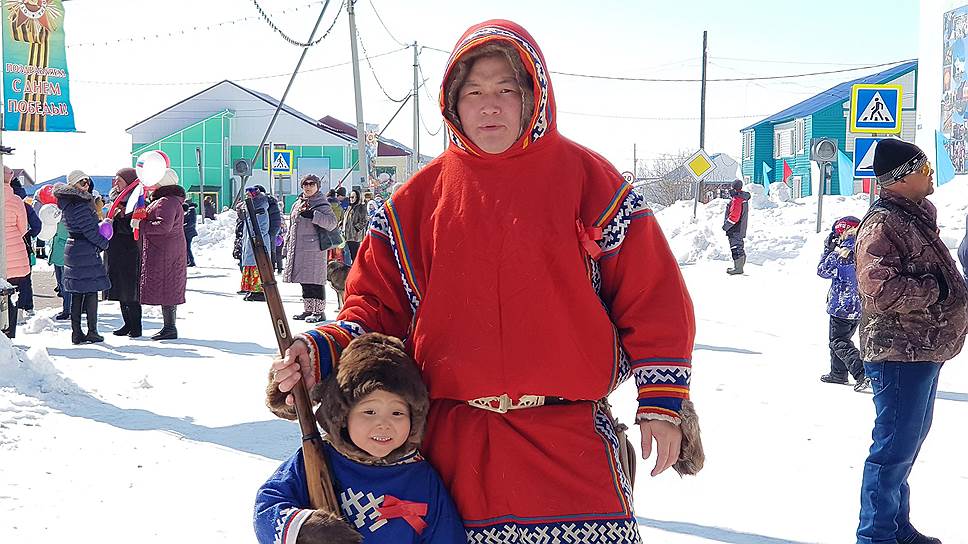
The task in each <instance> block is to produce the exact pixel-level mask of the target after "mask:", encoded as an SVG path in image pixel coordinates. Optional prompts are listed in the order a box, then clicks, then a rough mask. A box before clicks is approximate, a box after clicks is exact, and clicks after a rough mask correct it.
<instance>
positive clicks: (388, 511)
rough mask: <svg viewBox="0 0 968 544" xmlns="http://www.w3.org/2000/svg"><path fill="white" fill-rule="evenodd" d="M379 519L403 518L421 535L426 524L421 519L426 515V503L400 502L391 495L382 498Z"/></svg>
mask: <svg viewBox="0 0 968 544" xmlns="http://www.w3.org/2000/svg"><path fill="white" fill-rule="evenodd" d="M379 512H380V517H379V519H381V520H384V519H393V518H403V519H404V521H406V522H407V523H409V524H410V526H411V527H413V529H414V530H415V531H417V534H418V535H419V534H420V533H423V530H424V529H426V528H427V522H425V521H424V520H423V519H421V517H422V516H426V515H427V503H425V502H411V501H404V500H400V499H398V498H396V497H394V496H393V495H384V496H383V506H381V507H380V509H379Z"/></svg>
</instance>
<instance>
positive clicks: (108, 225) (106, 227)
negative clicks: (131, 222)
mask: <svg viewBox="0 0 968 544" xmlns="http://www.w3.org/2000/svg"><path fill="white" fill-rule="evenodd" d="M97 232H98V234H100V235H101V236H103V237H105V238H107V239H108V240H110V239H111V237H112V236H114V224H113V223H112V222H111V221H110V220H109V219H105V220H104V221H101V224H100V225H98V227H97Z"/></svg>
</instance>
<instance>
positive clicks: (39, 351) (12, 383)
mask: <svg viewBox="0 0 968 544" xmlns="http://www.w3.org/2000/svg"><path fill="white" fill-rule="evenodd" d="M8 388H11V389H12V390H13V391H14V392H17V393H21V394H26V395H31V396H38V395H46V394H48V393H61V394H72V393H77V392H79V391H80V390H79V388H78V387H77V385H76V384H74V383H73V382H71V381H70V380H67V379H65V378H64V377H63V376H62V375H61V373H60V372H59V371H58V370H57V368H56V367H54V364H53V363H52V362H51V359H50V355H49V354H48V353H47V349H46V348H43V347H33V348H31V349H30V350H29V351H28V352H27V353H24V352H23V351H21V350H19V349H17V348H15V347H14V346H13V344H12V343H11V342H10V339H9V338H7V337H6V336H4V335H2V334H0V390H7V389H8Z"/></svg>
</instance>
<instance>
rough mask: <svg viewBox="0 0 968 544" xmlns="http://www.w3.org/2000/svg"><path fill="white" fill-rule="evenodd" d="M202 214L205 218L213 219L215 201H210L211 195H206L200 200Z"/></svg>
mask: <svg viewBox="0 0 968 544" xmlns="http://www.w3.org/2000/svg"><path fill="white" fill-rule="evenodd" d="M202 216H204V217H205V219H212V220H214V219H215V203H214V202H212V197H210V196H207V197H205V199H204V200H203V201H202Z"/></svg>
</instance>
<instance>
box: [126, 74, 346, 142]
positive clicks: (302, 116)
mask: <svg viewBox="0 0 968 544" xmlns="http://www.w3.org/2000/svg"><path fill="white" fill-rule="evenodd" d="M226 84H227V85H232V86H233V87H236V88H238V89H240V90H242V91H245V92H246V93H248V94H250V95H252V96H254V97H256V98H258V99H259V100H262V101H264V102H265V103H267V104H269V105H270V106H272V107H279V100H277V99H276V98H273V97H272V96H269V95H267V94H265V93H260V92H259V91H253V90H252V89H248V88H246V87H243V86H241V85H239V84H238V83H235V82H234V81H229V80H227V79H226V80H223V81H220V82H218V83H216V84H215V85H212V86H211V87H207V88H205V89H203V90H201V91H199V92H197V93H195V94H193V95H191V96H189V97H188V98H185V99H183V100H180V101H178V102H176V103H174V104H172V105H171V106H168V107H167V108H165V109H163V110H161V111H159V112H157V113H155V114H153V115H151V116H149V117H146V118H145V119H142V120H141V121H138V122H137V123H135V124H133V125H131V126H130V127H128V128H126V129H125V130H126V131H130V130H131V129H133V128H135V127H137V126H138V125H140V124H142V123H145V122H148V121H150V120H151V119H154V118H155V117H157V116H159V115H161V114H163V113H165V112H166V111H168V110H171V109H172V108H175V107H177V106H179V105H180V104H184V103H185V102H188V101H189V100H192V99H193V98H196V97H198V96H199V95H201V94H204V93H206V92H208V91H210V90H212V89H214V88H215V87H218V86H220V85H226ZM281 109H282V111H285V112H286V113H288V114H289V115H292V116H293V117H296V118H297V119H300V120H302V121H305V122H306V123H309V124H310V125H312V126H314V127H316V128H318V129H320V130H324V131H326V132H328V133H330V134H334V135H336V136H338V137H340V138H342V139H344V140H346V141H347V142H350V143H356V136H355V135H353V134H347V133H345V132H341V131H338V130H334V129H333V128H331V127H329V126H326V125H324V124H322V123H319V122H318V121H316V120H315V119H313V118H312V117H310V116H309V115H306V114H305V113H303V112H301V111H299V110H296V109H293V108H291V107H289V106H288V105H286V104H283V105H282V108H281ZM202 118H203V117H200V118H199V120H201V119H202Z"/></svg>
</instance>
